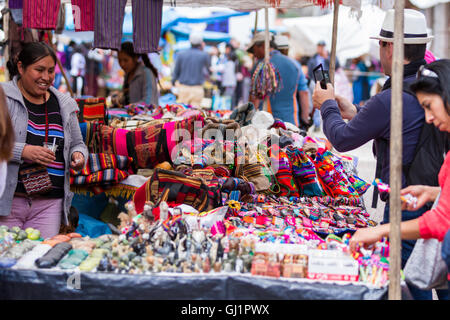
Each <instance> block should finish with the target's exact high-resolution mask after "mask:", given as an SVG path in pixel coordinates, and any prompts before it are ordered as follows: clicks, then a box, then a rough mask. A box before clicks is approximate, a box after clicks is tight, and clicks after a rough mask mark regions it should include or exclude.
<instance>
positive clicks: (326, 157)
mask: <svg viewBox="0 0 450 320" xmlns="http://www.w3.org/2000/svg"><path fill="white" fill-rule="evenodd" d="M332 156H333V155H332V154H331V153H330V152H329V151H325V152H318V153H317V156H316V161H315V166H316V169H317V173H318V176H319V180H320V182H321V185H322V187H323V188H324V190H325V192H326V193H327V195H329V196H332V197H336V196H338V195H341V196H347V197H351V196H358V193H357V192H356V190H355V189H354V188H353V186H352V185H351V184H350V182H349V181H348V180H347V179H346V177H345V175H344V174H343V173H342V172H341V171H339V170H338V169H336V167H335V165H334V162H333V159H332Z"/></svg>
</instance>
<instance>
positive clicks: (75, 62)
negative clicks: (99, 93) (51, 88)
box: [70, 45, 86, 97]
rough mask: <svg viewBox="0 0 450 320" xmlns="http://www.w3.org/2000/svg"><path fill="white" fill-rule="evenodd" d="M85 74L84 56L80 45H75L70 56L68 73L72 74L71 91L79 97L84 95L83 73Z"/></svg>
mask: <svg viewBox="0 0 450 320" xmlns="http://www.w3.org/2000/svg"><path fill="white" fill-rule="evenodd" d="M85 74H86V58H85V57H84V52H83V48H82V47H81V45H78V46H76V47H75V49H74V52H73V54H72V56H71V58H70V75H71V76H72V91H73V93H74V94H75V95H76V96H77V97H80V96H82V95H84V75H85Z"/></svg>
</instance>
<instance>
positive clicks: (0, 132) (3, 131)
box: [0, 86, 14, 198]
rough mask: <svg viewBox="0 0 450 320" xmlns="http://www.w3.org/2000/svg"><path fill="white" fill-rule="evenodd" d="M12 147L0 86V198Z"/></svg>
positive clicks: (9, 125) (3, 189)
mask: <svg viewBox="0 0 450 320" xmlns="http://www.w3.org/2000/svg"><path fill="white" fill-rule="evenodd" d="M13 147H14V129H13V126H12V123H11V118H10V117H9V111H8V107H7V105H6V98H5V92H4V91H3V89H2V87H1V86H0V198H1V197H2V195H3V192H4V191H5V187H6V176H7V165H8V161H9V159H11V157H12V155H13V154H12V150H13Z"/></svg>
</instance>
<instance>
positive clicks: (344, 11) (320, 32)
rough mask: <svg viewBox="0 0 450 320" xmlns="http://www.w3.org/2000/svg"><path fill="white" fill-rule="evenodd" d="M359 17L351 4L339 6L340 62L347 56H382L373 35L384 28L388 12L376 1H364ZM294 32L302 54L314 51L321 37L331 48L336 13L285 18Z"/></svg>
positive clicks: (295, 46)
mask: <svg viewBox="0 0 450 320" xmlns="http://www.w3.org/2000/svg"><path fill="white" fill-rule="evenodd" d="M361 10H362V15H361V17H360V19H359V21H358V19H356V17H355V16H354V14H352V12H351V9H350V8H349V7H341V8H340V9H339V18H338V33H337V43H336V45H337V47H336V56H337V57H338V59H339V62H340V64H341V65H342V64H343V63H345V61H346V60H347V59H351V58H355V57H359V56H361V55H364V54H369V53H370V54H371V55H372V56H374V57H378V43H377V41H375V40H371V39H369V37H370V36H373V35H377V34H378V33H379V32H380V28H381V24H382V23H383V19H384V15H385V12H384V11H383V10H382V9H380V8H379V7H378V6H376V5H370V4H368V5H364V6H363V7H362V8H361ZM283 23H284V25H285V26H286V27H287V29H288V31H289V33H290V37H291V39H290V41H291V43H290V44H291V47H292V49H293V51H295V52H296V53H299V54H301V55H313V54H314V53H315V51H316V44H317V42H319V41H320V40H324V41H325V42H326V43H327V49H328V50H330V48H331V40H332V39H331V37H332V28H333V14H332V13H331V14H327V15H323V16H317V17H299V18H291V19H284V20H283Z"/></svg>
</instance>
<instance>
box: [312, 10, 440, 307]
mask: <svg viewBox="0 0 450 320" xmlns="http://www.w3.org/2000/svg"><path fill="white" fill-rule="evenodd" d="M404 17H405V28H404V33H405V34H408V37H405V38H404V42H405V45H404V61H403V64H404V66H403V68H404V73H403V81H404V83H406V84H409V83H411V82H412V81H414V80H415V76H416V73H417V71H418V70H419V68H421V66H422V65H425V64H426V62H425V59H424V56H425V49H426V44H427V43H428V42H430V41H431V40H432V38H433V37H432V36H428V32H427V26H426V18H425V16H424V15H423V14H422V13H421V12H419V11H416V10H412V9H405V10H404ZM393 26H394V10H393V9H392V10H388V11H387V12H386V15H385V18H384V21H383V24H382V28H381V31H380V34H379V36H376V37H372V38H375V39H378V40H379V44H380V48H379V49H380V61H381V65H382V67H383V72H384V73H385V74H386V75H388V76H392V61H393V50H394V43H393V41H394V39H393ZM391 94H392V89H391V78H389V79H388V80H387V81H386V82H385V84H384V86H383V89H382V91H381V92H380V93H379V94H377V95H375V96H373V97H372V98H370V99H369V100H368V101H367V103H366V104H365V105H364V106H363V107H359V106H355V105H354V104H352V103H351V101H348V100H347V99H345V98H342V97H340V96H337V95H335V93H334V90H333V86H332V85H331V84H328V85H327V89H326V90H324V89H322V88H321V87H320V84H319V82H317V83H316V87H315V89H314V94H313V104H314V106H315V107H317V108H318V109H320V112H321V115H322V119H323V131H324V133H325V135H326V137H327V138H328V139H329V140H330V142H331V144H332V145H333V146H334V148H336V150H338V151H339V152H347V151H350V150H353V149H355V148H358V147H360V146H362V145H364V144H365V143H367V142H369V141H371V140H374V143H373V144H374V152H376V156H377V167H378V168H379V169H378V170H376V171H377V172H376V177H377V178H380V179H381V181H389V170H390V162H389V159H390V155H389V147H388V146H389V141H390V116H389V115H390V114H391ZM402 100H403V106H404V110H403V131H402V135H403V151H402V152H403V159H402V160H403V165H404V166H406V165H409V164H410V163H411V162H412V161H413V158H414V156H415V153H416V147H417V144H418V141H419V138H420V134H421V132H422V127H423V125H424V119H425V116H424V111H423V108H422V107H421V105H420V103H419V101H418V100H417V98H416V97H414V96H413V95H411V94H409V93H407V92H405V91H403V92H402ZM344 119H346V120H348V122H346V121H344ZM413 173H414V172H413ZM418 174H419V173H418ZM437 174H438V172H436V175H437ZM406 178H407V176H406V175H405V174H404V173H402V187H407V186H408V185H407V183H406ZM422 179H423V177H422ZM380 198H381V200H382V201H386V200H387V196H386V195H384V194H380ZM428 209H429V208H428V207H422V208H420V209H415V210H413V211H409V210H404V211H402V220H403V221H406V220H412V219H416V218H418V217H419V216H421V215H422V214H423V213H424V212H425V211H427V210H428ZM387 222H389V203H388V202H386V205H385V210H384V218H383V223H387ZM414 245H415V241H408V240H403V241H402V252H401V253H402V268H404V266H405V265H406V261H407V260H408V258H409V256H410V255H411V252H412V250H413V248H414ZM409 289H410V291H411V293H412V295H413V297H414V298H415V299H418V300H421V299H431V298H432V296H431V291H430V290H419V289H417V288H415V287H412V286H411V287H409Z"/></svg>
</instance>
